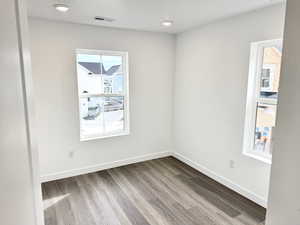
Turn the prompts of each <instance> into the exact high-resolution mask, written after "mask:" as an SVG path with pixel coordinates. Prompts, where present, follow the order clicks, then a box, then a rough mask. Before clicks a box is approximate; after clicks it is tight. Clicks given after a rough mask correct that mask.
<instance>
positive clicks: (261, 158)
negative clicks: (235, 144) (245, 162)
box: [243, 152, 272, 165]
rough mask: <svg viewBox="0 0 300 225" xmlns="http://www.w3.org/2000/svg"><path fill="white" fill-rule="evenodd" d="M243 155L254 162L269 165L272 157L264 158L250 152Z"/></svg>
mask: <svg viewBox="0 0 300 225" xmlns="http://www.w3.org/2000/svg"><path fill="white" fill-rule="evenodd" d="M243 155H245V156H248V157H251V158H253V159H256V160H259V161H261V162H264V163H267V164H269V165H271V164H272V157H265V156H262V155H258V154H256V153H252V152H243Z"/></svg>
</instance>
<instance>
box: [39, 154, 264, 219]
mask: <svg viewBox="0 0 300 225" xmlns="http://www.w3.org/2000/svg"><path fill="white" fill-rule="evenodd" d="M42 189H43V199H44V213H45V224H46V225H263V224H264V220H265V213H266V211H265V209H264V208H262V207H260V206H258V205H257V204H255V203H254V202H252V201H250V200H248V199H246V198H244V197H242V196H241V195H239V194H237V193H235V192H234V191H232V190H230V189H228V188H227V187H225V186H223V185H221V184H219V183H218V182H216V181H214V180H212V179H210V178H208V177H207V176H205V175H204V174H202V173H200V172H198V171H196V170H195V169H193V168H191V167H189V166H188V165H186V164H184V163H182V162H180V161H179V160H177V159H175V158H173V157H166V158H162V159H156V160H150V161H147V162H142V163H137V164H132V165H128V166H123V167H118V168H114V169H109V170H104V171H100V172H97V173H90V174H86V175H81V176H77V177H72V178H67V179H62V180H58V181H51V182H47V183H44V184H43V185H42Z"/></svg>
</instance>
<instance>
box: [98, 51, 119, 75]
mask: <svg viewBox="0 0 300 225" xmlns="http://www.w3.org/2000/svg"><path fill="white" fill-rule="evenodd" d="M102 62H103V69H104V70H103V71H102V74H105V75H107V76H112V75H114V74H118V73H122V56H110V55H102Z"/></svg>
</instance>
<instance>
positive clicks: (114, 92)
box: [77, 50, 129, 140]
mask: <svg viewBox="0 0 300 225" xmlns="http://www.w3.org/2000/svg"><path fill="white" fill-rule="evenodd" d="M126 64H127V53H122V52H121V53H120V52H107V51H94V50H77V78H78V92H79V107H80V138H81V140H86V139H93V138H101V137H107V136H116V135H122V134H127V133H128V132H129V125H128V106H127V102H128V99H127V98H128V96H127V77H128V76H127V66H126Z"/></svg>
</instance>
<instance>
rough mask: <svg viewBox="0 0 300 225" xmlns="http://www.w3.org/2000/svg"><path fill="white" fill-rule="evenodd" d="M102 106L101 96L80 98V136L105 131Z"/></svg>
mask: <svg viewBox="0 0 300 225" xmlns="http://www.w3.org/2000/svg"><path fill="white" fill-rule="evenodd" d="M103 106H104V98H103V97H89V98H80V120H81V121H80V123H81V136H82V137H85V138H87V137H92V136H94V135H99V134H103V133H104V132H105V130H104V126H103Z"/></svg>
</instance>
